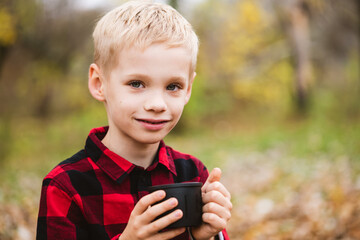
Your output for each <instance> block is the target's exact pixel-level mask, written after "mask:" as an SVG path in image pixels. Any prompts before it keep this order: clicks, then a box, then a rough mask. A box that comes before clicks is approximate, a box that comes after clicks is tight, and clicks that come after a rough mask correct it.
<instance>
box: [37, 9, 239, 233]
mask: <svg viewBox="0 0 360 240" xmlns="http://www.w3.org/2000/svg"><path fill="white" fill-rule="evenodd" d="M93 37H94V44H95V59H94V63H93V64H91V65H90V69H89V84H88V85H89V90H90V93H91V95H92V96H93V97H94V98H95V99H97V100H99V101H101V102H103V103H104V105H105V108H106V112H107V117H108V124H109V126H108V127H103V128H96V129H93V130H92V131H91V132H90V134H89V136H88V138H87V141H86V145H85V149H84V150H81V151H80V152H78V153H77V154H75V155H74V156H72V157H71V158H69V159H67V160H66V161H64V162H62V163H60V164H59V165H58V166H57V167H55V168H54V169H53V170H52V171H51V172H50V173H49V174H48V175H47V176H46V177H45V179H44V181H43V187H42V193H41V200H40V210H39V218H38V228H37V239H119V240H122V239H191V238H192V239H196V240H200V239H224V238H225V239H228V236H227V234H226V231H225V230H224V229H225V227H226V224H227V222H228V220H229V219H230V216H231V214H230V210H231V208H232V205H231V202H230V194H229V192H228V191H227V190H226V188H225V187H224V186H223V185H222V184H221V183H220V182H219V180H220V175H221V171H220V169H217V168H216V169H214V170H213V171H212V172H211V174H210V176H209V177H208V172H207V169H206V168H205V166H204V165H203V164H202V163H201V162H200V161H199V160H198V159H196V158H194V157H192V156H190V155H187V154H182V153H180V152H177V151H175V150H173V149H172V148H170V147H168V146H166V145H165V144H164V142H163V140H162V139H163V138H164V137H165V136H166V135H167V134H168V133H169V132H170V131H171V129H172V128H173V127H174V126H175V125H176V123H177V122H178V120H179V118H180V116H181V113H182V111H183V108H184V106H185V104H186V103H187V102H188V101H189V98H190V94H191V87H192V83H193V80H194V77H195V65H196V56H197V50H198V39H197V36H196V34H195V33H194V31H193V30H192V28H191V25H190V24H189V23H188V22H187V21H186V20H185V19H184V18H183V17H182V16H181V15H180V14H179V13H178V12H176V11H175V10H174V9H173V8H171V7H169V6H167V5H162V4H155V3H144V2H128V3H126V4H124V5H122V6H120V7H118V8H116V9H114V10H112V11H110V12H109V13H107V14H106V15H105V16H104V17H103V18H102V19H101V20H100V21H99V22H98V24H97V26H96V28H95V30H94V33H93ZM176 182H202V183H204V185H203V187H202V198H203V203H204V206H203V216H202V219H203V222H202V224H201V225H200V226H199V227H194V228H189V229H185V228H179V229H170V230H166V231H162V230H163V229H165V228H166V226H168V225H169V224H171V223H173V222H175V221H177V220H179V219H180V218H181V216H182V212H181V210H176V211H172V212H171V213H169V214H168V215H166V216H164V217H162V218H160V219H157V220H155V219H156V217H157V216H159V215H161V214H162V213H164V212H166V211H169V210H171V209H173V208H174V207H175V206H176V205H177V200H176V199H174V198H172V199H169V200H167V201H164V202H162V203H159V204H156V203H157V202H158V201H159V200H161V199H162V198H164V197H165V193H164V192H163V191H156V192H154V193H151V194H148V192H147V188H148V187H149V186H152V185H159V184H169V183H176Z"/></svg>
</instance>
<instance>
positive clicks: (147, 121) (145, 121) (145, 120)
mask: <svg viewBox="0 0 360 240" xmlns="http://www.w3.org/2000/svg"><path fill="white" fill-rule="evenodd" d="M136 120H137V121H139V122H143V123H148V124H154V125H157V124H163V123H167V122H168V121H169V120H164V119H139V118H138V119H136Z"/></svg>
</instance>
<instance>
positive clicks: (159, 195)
mask: <svg viewBox="0 0 360 240" xmlns="http://www.w3.org/2000/svg"><path fill="white" fill-rule="evenodd" d="M164 197H165V191H163V190H159V191H155V192H153V193H150V194H148V195H146V196H144V197H143V198H141V199H140V200H139V201H138V203H137V204H136V205H135V207H134V209H133V211H132V214H134V215H140V214H142V213H144V212H145V211H146V210H147V209H148V207H149V206H151V205H152V204H154V203H156V202H158V201H160V200H161V199H163V198H164Z"/></svg>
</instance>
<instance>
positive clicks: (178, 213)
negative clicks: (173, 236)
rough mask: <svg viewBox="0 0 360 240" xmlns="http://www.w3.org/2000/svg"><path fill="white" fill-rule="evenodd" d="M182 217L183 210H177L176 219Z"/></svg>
mask: <svg viewBox="0 0 360 240" xmlns="http://www.w3.org/2000/svg"><path fill="white" fill-rule="evenodd" d="M181 215H182V212H181V210H176V211H175V217H176V218H180V217H181Z"/></svg>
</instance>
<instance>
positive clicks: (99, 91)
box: [88, 63, 105, 102]
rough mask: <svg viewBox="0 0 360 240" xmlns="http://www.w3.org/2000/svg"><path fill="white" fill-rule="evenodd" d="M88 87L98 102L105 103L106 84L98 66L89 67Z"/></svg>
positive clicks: (93, 64)
mask: <svg viewBox="0 0 360 240" xmlns="http://www.w3.org/2000/svg"><path fill="white" fill-rule="evenodd" d="M88 87H89V91H90V93H91V95H92V96H93V97H94V98H95V99H96V100H98V101H101V102H103V101H105V97H104V90H103V88H104V82H103V78H102V75H101V74H100V68H99V66H98V65H97V64H95V63H92V64H91V65H90V67H89V82H88Z"/></svg>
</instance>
